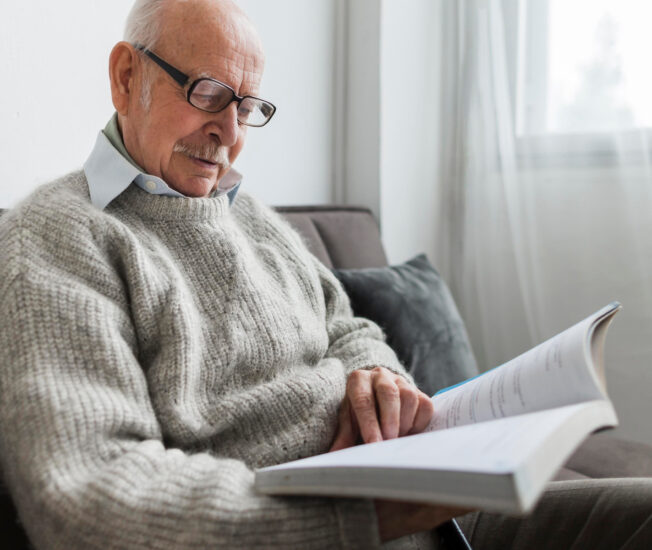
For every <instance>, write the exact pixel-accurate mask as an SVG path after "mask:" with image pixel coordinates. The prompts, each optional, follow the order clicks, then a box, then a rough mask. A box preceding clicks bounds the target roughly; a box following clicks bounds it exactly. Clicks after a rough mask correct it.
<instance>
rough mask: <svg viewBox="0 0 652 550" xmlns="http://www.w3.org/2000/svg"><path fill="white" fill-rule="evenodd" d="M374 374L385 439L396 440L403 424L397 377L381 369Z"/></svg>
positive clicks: (375, 390)
mask: <svg viewBox="0 0 652 550" xmlns="http://www.w3.org/2000/svg"><path fill="white" fill-rule="evenodd" d="M372 374H373V387H374V395H375V396H376V403H378V411H379V413H380V425H381V432H382V434H383V439H394V438H395V437H398V432H399V427H400V424H401V397H400V392H399V389H398V386H397V385H396V382H395V381H394V379H395V377H396V375H394V374H392V373H390V372H389V371H388V370H386V369H380V368H379V369H374V370H373V371H372Z"/></svg>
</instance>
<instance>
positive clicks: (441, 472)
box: [255, 302, 621, 514]
mask: <svg viewBox="0 0 652 550" xmlns="http://www.w3.org/2000/svg"><path fill="white" fill-rule="evenodd" d="M619 309H621V306H620V304H618V303H617V302H614V303H612V304H610V305H608V306H606V307H604V308H603V309H601V310H600V311H598V312H597V313H595V314H594V315H591V316H590V317H588V318H587V319H585V320H584V321H582V322H580V323H578V324H577V325H574V326H573V327H571V328H569V329H567V330H566V331H564V332H562V333H561V334H558V335H557V336H555V337H553V338H551V339H550V340H548V341H546V342H544V343H542V344H540V345H538V346H536V347H535V348H533V349H531V350H529V351H527V352H526V353H524V354H522V355H520V356H518V357H516V358H515V359H513V360H511V361H509V362H508V363H505V364H504V365H501V366H499V367H496V368H495V369H493V370H490V371H488V372H485V373H484V374H481V375H480V376H477V377H475V378H472V379H470V380H467V381H466V382H462V383H461V384H458V385H456V386H452V387H451V388H448V389H445V390H442V391H440V392H438V393H437V394H436V395H435V396H433V398H432V399H433V402H434V407H435V414H434V416H433V420H432V422H431V424H430V426H429V428H428V431H426V432H423V433H421V434H417V435H412V436H407V437H402V438H399V439H392V440H388V441H382V442H379V443H371V444H367V445H359V446H356V447H351V448H349V449H343V450H341V451H337V452H333V453H327V454H323V455H318V456H313V457H310V458H305V459H302V460H296V461H293V462H288V463H285V464H280V465H278V466H271V467H268V468H262V469H260V470H257V471H256V479H255V487H256V489H257V490H258V491H259V492H261V493H265V494H279V495H291V494H293V495H297V494H300V495H330V496H350V497H370V498H385V499H394V500H407V501H413V502H424V503H433V504H447V505H457V506H461V507H469V508H480V509H483V510H490V511H497V512H505V513H512V514H525V513H527V512H529V511H530V510H531V509H532V508H533V507H534V505H535V504H536V502H537V500H538V498H539V497H540V496H541V494H542V492H543V491H544V489H545V485H546V483H547V482H548V481H550V479H551V478H552V477H553V476H554V475H555V473H556V472H557V470H558V469H559V468H560V467H561V466H562V465H563V464H564V462H565V461H566V460H567V458H568V457H569V456H570V455H571V454H572V453H573V451H574V450H575V449H576V448H577V447H578V446H579V445H580V443H581V442H582V441H583V440H584V439H585V438H586V436H587V435H589V434H590V433H591V432H593V431H595V430H597V429H599V428H603V427H610V426H615V425H616V424H617V419H616V414H615V412H614V409H613V407H612V405H611V402H610V401H609V398H608V397H607V394H606V388H605V378H604V366H603V349H604V339H605V333H606V330H607V327H608V325H609V324H610V322H611V320H612V318H613V316H614V314H615V313H616V312H617V311H618V310H619Z"/></svg>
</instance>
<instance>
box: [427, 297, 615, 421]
mask: <svg viewBox="0 0 652 550" xmlns="http://www.w3.org/2000/svg"><path fill="white" fill-rule="evenodd" d="M619 308H620V305H619V304H611V305H610V306H607V307H606V308H603V309H602V310H600V311H599V312H597V313H596V314H595V315H592V316H591V317H588V318H587V319H585V320H584V321H581V322H580V323H578V324H576V325H574V326H572V327H571V328H569V329H567V330H565V331H564V332H562V333H560V334H558V335H556V336H554V337H553V338H551V339H550V340H547V341H546V342H543V343H542V344H540V345H538V346H536V347H535V348H532V349H531V350H529V351H527V352H525V353H523V354H522V355H519V356H518V357H516V358H515V359H512V360H511V361H509V362H507V363H505V364H503V365H501V366H500V367H496V368H495V369H493V370H490V371H488V372H486V373H484V374H482V375H480V376H477V377H475V378H472V379H471V380H469V381H466V382H463V383H461V384H458V385H457V386H453V387H451V388H448V389H446V390H442V391H441V392H439V393H437V394H436V395H435V396H433V398H432V399H433V404H434V407H435V413H434V415H433V419H432V421H431V423H430V426H429V429H430V430H438V429H444V428H452V427H455V426H462V425H465V424H472V423H476V422H484V421H487V420H495V419H498V418H505V417H508V416H514V415H519V414H524V413H527V412H534V411H540V410H543V409H549V408H553V407H559V406H563V405H569V404H573V403H579V402H582V401H590V400H595V399H604V398H605V397H606V394H605V389H604V387H601V386H602V385H601V382H600V376H599V373H596V371H595V367H594V365H593V362H592V358H591V351H592V349H594V346H592V342H589V337H590V336H591V335H592V334H593V332H594V328H595V327H596V325H597V324H600V323H602V322H603V321H605V322H608V321H609V320H610V318H611V316H612V315H613V314H614V313H615V312H616V311H617V310H618V309H619ZM599 334H600V336H601V337H604V331H600V332H599Z"/></svg>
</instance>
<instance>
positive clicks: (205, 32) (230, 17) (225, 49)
mask: <svg viewBox="0 0 652 550" xmlns="http://www.w3.org/2000/svg"><path fill="white" fill-rule="evenodd" d="M169 6H170V7H169V9H167V10H165V11H164V12H163V17H162V20H161V23H162V25H161V34H160V38H159V41H158V42H157V46H156V48H157V51H158V52H159V53H160V55H161V56H168V57H171V58H173V59H174V60H175V61H176V62H177V63H179V64H181V65H182V67H183V70H185V71H187V72H188V74H189V75H194V76H199V75H201V76H211V77H214V78H217V79H218V80H222V81H224V82H226V83H227V84H229V85H230V86H232V87H233V88H234V89H236V91H237V90H239V89H240V88H246V92H247V93H251V92H252V91H256V90H257V88H258V85H259V83H260V79H261V77H262V72H263V66H264V55H263V51H262V46H261V43H260V39H259V37H258V34H257V33H256V30H255V29H254V27H253V25H252V24H251V23H250V22H249V20H248V19H247V17H246V16H245V15H244V14H243V13H242V12H241V11H239V10H238V9H237V8H234V7H232V6H230V4H228V3H227V4H226V7H224V5H223V3H222V2H219V1H218V2H214V1H213V2H210V1H203V2H192V1H191V2H181V3H178V2H174V3H170V4H169ZM184 7H185V9H181V8H184ZM180 68H181V67H180Z"/></svg>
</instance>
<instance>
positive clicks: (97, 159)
mask: <svg viewBox="0 0 652 550" xmlns="http://www.w3.org/2000/svg"><path fill="white" fill-rule="evenodd" d="M112 125H115V126H114V127H112V128H111V126H112ZM111 133H112V134H113V136H114V139H119V140H120V141H121V140H122V138H121V137H120V133H119V131H118V126H117V115H114V116H113V118H112V119H111V120H110V121H109V123H108V124H107V128H106V129H105V130H104V131H100V133H99V135H98V136H97V140H96V141H95V147H93V151H92V152H91V154H90V156H89V157H88V159H87V160H86V162H85V163H84V173H85V174H86V179H87V180H88V189H89V191H90V196H91V202H92V203H93V204H94V205H95V206H96V207H97V208H99V209H101V210H103V209H104V208H106V206H107V205H108V204H109V203H110V202H111V201H112V200H113V199H115V198H116V197H117V196H118V195H119V194H120V193H122V192H123V191H124V190H125V189H127V187H129V185H130V184H131V183H132V182H133V183H135V184H136V185H138V187H140V188H141V189H143V190H144V191H147V192H148V193H152V194H153V195H166V196H169V197H185V196H186V195H183V194H181V193H179V192H178V191H175V190H174V189H172V188H171V187H170V186H169V185H168V184H167V183H165V182H164V181H163V180H162V179H161V178H158V177H156V176H153V175H151V174H147V173H145V172H144V171H143V170H141V169H140V167H138V165H137V164H136V163H135V162H133V160H132V159H131V158H127V157H125V155H124V154H123V153H122V152H120V151H119V150H118V148H116V147H115V146H114V144H113V143H111V140H110V139H109V137H108V135H107V134H111ZM123 147H124V146H123ZM125 152H126V149H125ZM127 154H128V153H127ZM241 181H242V175H241V174H240V173H239V172H237V171H236V170H234V169H233V168H232V169H231V170H229V171H228V172H227V173H226V175H225V176H224V177H223V178H222V179H221V180H220V184H219V187H218V189H217V190H216V191H215V193H214V194H213V196H219V195H222V194H224V193H227V194H228V196H229V204H231V203H233V200H234V199H235V196H236V194H237V192H238V188H239V187H240V182H241Z"/></svg>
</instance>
